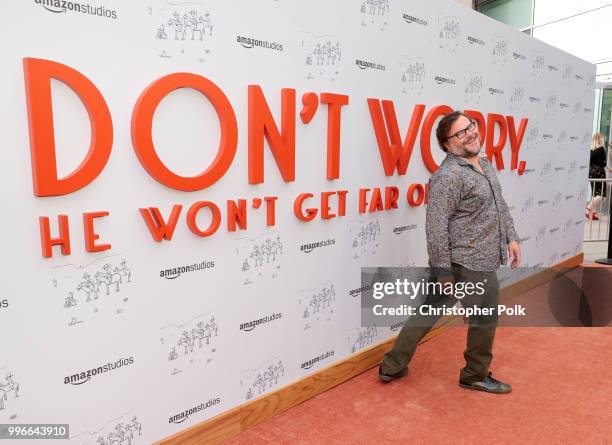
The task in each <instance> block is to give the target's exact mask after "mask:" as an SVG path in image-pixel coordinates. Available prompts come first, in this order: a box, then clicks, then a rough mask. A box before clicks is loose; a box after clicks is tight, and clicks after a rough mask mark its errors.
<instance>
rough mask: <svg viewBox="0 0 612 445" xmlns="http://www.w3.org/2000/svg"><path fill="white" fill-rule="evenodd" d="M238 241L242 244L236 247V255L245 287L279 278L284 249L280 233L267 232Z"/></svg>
mask: <svg viewBox="0 0 612 445" xmlns="http://www.w3.org/2000/svg"><path fill="white" fill-rule="evenodd" d="M236 241H237V242H238V243H239V244H240V245H239V247H236V255H237V256H238V258H239V263H240V270H241V273H242V276H241V277H242V284H243V285H245V286H246V285H248V284H253V283H255V282H256V281H258V280H262V279H263V280H265V279H267V278H271V279H275V278H277V277H278V274H279V270H280V268H281V258H282V255H283V247H284V246H283V242H282V241H281V238H280V235H279V234H278V232H276V231H272V232H265V233H263V234H261V235H259V236H257V237H254V238H252V237H243V238H238V239H237V240H236Z"/></svg>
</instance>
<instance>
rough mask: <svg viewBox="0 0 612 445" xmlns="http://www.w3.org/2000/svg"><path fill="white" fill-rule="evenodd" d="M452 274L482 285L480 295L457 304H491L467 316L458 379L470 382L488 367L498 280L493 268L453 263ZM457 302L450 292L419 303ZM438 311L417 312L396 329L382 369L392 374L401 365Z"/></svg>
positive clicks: (481, 375)
mask: <svg viewBox="0 0 612 445" xmlns="http://www.w3.org/2000/svg"><path fill="white" fill-rule="evenodd" d="M451 270H452V275H453V277H454V280H455V283H458V282H465V283H468V282H471V283H474V285H476V283H478V282H480V283H481V286H482V287H483V288H484V293H483V294H482V295H476V294H473V295H466V296H465V297H464V298H462V299H461V300H460V301H461V305H462V306H463V307H465V308H467V307H471V306H478V307H487V308H494V309H495V310H494V312H493V314H492V315H480V316H471V317H469V328H468V333H467V347H466V349H465V352H464V354H463V355H464V357H465V367H464V368H463V369H462V370H461V373H460V375H459V379H460V380H461V381H464V382H465V383H473V382H477V381H480V380H482V379H483V378H484V377H485V376H486V375H487V374H488V370H489V365H490V364H491V360H492V359H493V339H494V338H495V329H496V327H497V319H498V316H497V305H498V303H499V281H498V280H497V274H496V272H494V271H493V272H477V271H473V270H470V269H467V268H466V267H464V266H461V265H459V264H455V263H453V265H452V269H451ZM455 303H457V298H456V297H455V296H453V295H444V294H429V295H428V296H427V298H426V300H425V301H424V302H423V303H422V304H423V305H430V306H432V307H434V308H436V307H442V306H444V305H446V306H447V307H452V306H454V305H455ZM440 317H441V315H421V314H420V311H419V310H418V309H417V313H416V314H415V315H413V316H411V317H410V318H408V320H407V321H406V323H405V324H404V326H403V327H402V330H401V331H400V333H399V335H398V337H397V340H396V341H395V344H394V345H393V349H391V351H389V352H387V353H386V354H385V356H384V358H383V361H382V363H381V368H382V372H384V373H385V374H395V373H397V372H399V371H401V370H402V369H404V368H405V367H406V366H407V365H408V363H409V362H410V360H411V359H412V356H413V355H414V352H415V350H416V346H417V343H418V342H419V341H420V340H421V339H422V338H423V337H424V336H425V335H426V334H427V333H428V332H429V331H430V330H431V328H432V327H433V326H434V324H436V322H437V321H438V320H439V319H440Z"/></svg>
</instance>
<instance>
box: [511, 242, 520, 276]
mask: <svg viewBox="0 0 612 445" xmlns="http://www.w3.org/2000/svg"><path fill="white" fill-rule="evenodd" d="M508 255H509V257H510V258H512V262H511V263H510V266H511V267H512V268H513V269H516V268H517V267H519V265H520V264H521V246H519V243H518V242H517V241H510V244H508Z"/></svg>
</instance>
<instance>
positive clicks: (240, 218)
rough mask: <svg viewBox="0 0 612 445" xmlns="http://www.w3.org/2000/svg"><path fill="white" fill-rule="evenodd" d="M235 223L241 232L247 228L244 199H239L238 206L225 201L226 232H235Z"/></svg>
mask: <svg viewBox="0 0 612 445" xmlns="http://www.w3.org/2000/svg"><path fill="white" fill-rule="evenodd" d="M236 223H238V226H240V228H241V229H242V230H246V228H247V213H246V199H239V200H238V205H236V202H235V201H232V200H228V201H227V230H228V231H230V232H235V231H236Z"/></svg>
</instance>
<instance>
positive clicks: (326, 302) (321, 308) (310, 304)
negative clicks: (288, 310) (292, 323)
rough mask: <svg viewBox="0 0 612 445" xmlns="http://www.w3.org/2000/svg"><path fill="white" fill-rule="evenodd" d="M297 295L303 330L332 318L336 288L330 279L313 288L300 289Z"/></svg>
mask: <svg viewBox="0 0 612 445" xmlns="http://www.w3.org/2000/svg"><path fill="white" fill-rule="evenodd" d="M298 295H299V296H300V297H299V299H298V304H300V305H301V307H302V308H303V310H302V318H303V319H304V330H308V329H313V328H318V327H320V326H321V325H322V324H325V323H329V322H330V321H331V320H332V318H333V315H334V312H335V311H334V307H335V305H334V302H335V301H336V289H335V288H334V283H332V282H331V281H330V280H328V281H325V282H323V283H321V284H318V285H316V286H315V287H313V288H306V289H302V290H300V291H299V292H298Z"/></svg>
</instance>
